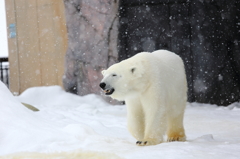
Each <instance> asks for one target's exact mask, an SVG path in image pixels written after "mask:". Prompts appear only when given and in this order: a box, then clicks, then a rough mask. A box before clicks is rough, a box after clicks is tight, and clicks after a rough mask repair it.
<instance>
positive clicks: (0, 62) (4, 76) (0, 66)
mask: <svg viewBox="0 0 240 159" xmlns="http://www.w3.org/2000/svg"><path fill="white" fill-rule="evenodd" d="M8 66H9V65H8V58H7V57H0V80H1V81H2V82H3V83H5V84H6V85H7V86H8V87H9V69H8Z"/></svg>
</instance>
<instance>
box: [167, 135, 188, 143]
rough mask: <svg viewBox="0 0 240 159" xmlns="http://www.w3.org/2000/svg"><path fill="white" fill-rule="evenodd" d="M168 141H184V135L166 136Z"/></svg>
mask: <svg viewBox="0 0 240 159" xmlns="http://www.w3.org/2000/svg"><path fill="white" fill-rule="evenodd" d="M167 141H168V142H173V141H186V137H185V136H183V137H181V136H174V137H168V139H167Z"/></svg>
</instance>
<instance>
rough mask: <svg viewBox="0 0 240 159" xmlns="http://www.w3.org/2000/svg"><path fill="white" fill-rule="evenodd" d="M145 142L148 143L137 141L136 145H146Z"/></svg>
mask: <svg viewBox="0 0 240 159" xmlns="http://www.w3.org/2000/svg"><path fill="white" fill-rule="evenodd" d="M147 143H148V142H147V141H137V142H136V145H138V146H146V145H147Z"/></svg>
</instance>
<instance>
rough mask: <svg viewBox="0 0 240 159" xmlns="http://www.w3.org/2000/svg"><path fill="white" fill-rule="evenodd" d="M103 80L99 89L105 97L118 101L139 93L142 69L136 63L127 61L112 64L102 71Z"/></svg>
mask: <svg viewBox="0 0 240 159" xmlns="http://www.w3.org/2000/svg"><path fill="white" fill-rule="evenodd" d="M102 74H103V79H102V81H101V83H100V85H99V86H100V87H101V88H102V90H103V91H104V93H105V94H106V95H109V96H111V97H112V98H113V99H117V100H119V101H123V100H125V99H126V98H127V97H131V96H132V95H134V94H136V93H138V92H139V90H140V89H141V85H142V84H143V83H142V82H143V81H141V80H140V79H141V77H142V76H143V74H144V68H143V66H142V65H139V64H138V63H136V62H135V63H131V62H130V61H128V60H125V61H122V62H120V63H117V64H114V65H112V66H111V67H109V68H108V69H107V70H103V71H102Z"/></svg>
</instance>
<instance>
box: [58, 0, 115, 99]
mask: <svg viewBox="0 0 240 159" xmlns="http://www.w3.org/2000/svg"><path fill="white" fill-rule="evenodd" d="M64 4H65V14H66V24H67V29H68V40H69V42H68V50H67V53H66V60H65V75H64V77H63V84H64V88H65V90H66V91H69V92H72V93H76V94H78V95H86V94H89V93H95V94H99V93H100V89H99V86H98V85H99V83H100V81H101V78H102V75H101V71H102V70H103V69H106V68H107V67H108V66H110V65H111V64H113V63H116V62H117V59H118V54H117V39H118V38H117V36H118V29H117V28H118V21H119V20H118V0H91V1H90V0H64Z"/></svg>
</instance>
